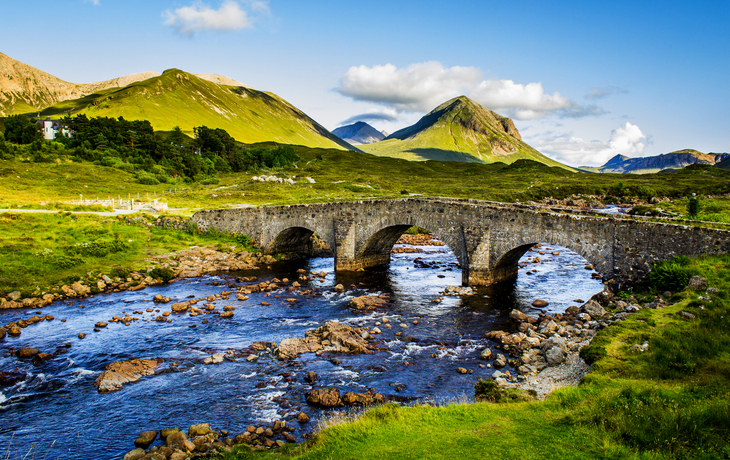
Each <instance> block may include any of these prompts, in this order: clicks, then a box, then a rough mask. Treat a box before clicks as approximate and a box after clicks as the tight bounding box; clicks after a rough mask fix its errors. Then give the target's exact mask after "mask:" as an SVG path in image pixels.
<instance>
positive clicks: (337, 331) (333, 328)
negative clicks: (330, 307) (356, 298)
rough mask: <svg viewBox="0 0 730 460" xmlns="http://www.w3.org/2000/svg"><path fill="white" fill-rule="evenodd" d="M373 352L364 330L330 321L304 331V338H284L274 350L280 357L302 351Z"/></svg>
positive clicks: (292, 355) (285, 357)
mask: <svg viewBox="0 0 730 460" xmlns="http://www.w3.org/2000/svg"><path fill="white" fill-rule="evenodd" d="M320 350H321V351H328V352H333V353H372V352H373V351H374V350H375V349H374V348H373V346H372V345H370V344H369V343H368V341H367V340H366V339H364V338H363V331H362V330H360V329H354V328H352V327H350V326H348V325H347V324H343V323H340V322H337V321H328V322H326V323H325V324H324V325H323V326H321V327H319V328H317V329H314V330H309V331H307V332H305V333H304V338H303V339H300V338H291V339H284V340H282V341H281V343H279V346H277V347H276V349H275V350H274V354H275V355H276V356H278V357H279V359H290V358H293V357H295V356H297V355H300V354H302V353H313V352H317V351H320Z"/></svg>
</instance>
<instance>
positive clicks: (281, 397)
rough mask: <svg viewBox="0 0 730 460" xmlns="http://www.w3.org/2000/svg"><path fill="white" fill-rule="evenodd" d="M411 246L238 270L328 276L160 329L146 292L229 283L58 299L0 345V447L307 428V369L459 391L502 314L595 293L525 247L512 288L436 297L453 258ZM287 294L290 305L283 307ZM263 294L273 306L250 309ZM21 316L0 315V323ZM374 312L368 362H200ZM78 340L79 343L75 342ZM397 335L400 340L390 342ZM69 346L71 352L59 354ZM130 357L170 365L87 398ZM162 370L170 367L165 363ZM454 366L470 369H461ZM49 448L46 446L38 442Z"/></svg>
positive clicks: (182, 291)
mask: <svg viewBox="0 0 730 460" xmlns="http://www.w3.org/2000/svg"><path fill="white" fill-rule="evenodd" d="M419 248H420V249H422V250H423V251H424V252H422V253H401V254H393V257H392V261H391V264H390V266H389V267H387V268H382V269H373V270H367V271H365V272H358V273H349V274H340V273H338V274H335V273H334V269H333V260H332V259H331V258H318V259H311V260H308V261H300V262H294V263H282V264H279V265H277V266H274V267H272V270H261V271H258V272H255V273H253V272H247V273H241V274H238V275H241V276H252V275H253V276H258V277H259V281H262V280H267V279H271V278H274V277H277V278H279V279H281V278H289V279H290V280H295V279H297V278H298V274H297V270H298V269H301V268H303V269H306V270H307V271H312V272H326V273H327V275H326V277H325V278H324V279H320V278H316V279H314V280H313V281H309V282H303V283H302V284H303V287H307V288H308V289H309V288H311V289H313V290H314V293H315V294H316V295H299V294H296V295H292V293H288V292H284V291H282V292H274V293H272V295H271V296H270V297H264V296H265V294H263V293H254V294H251V295H250V298H249V299H248V300H246V301H238V300H236V298H235V296H232V297H231V298H230V299H228V300H220V301H216V302H212V303H213V304H214V305H215V306H216V308H217V310H218V311H220V310H222V308H223V306H225V305H231V306H234V307H235V308H236V310H235V314H234V317H233V318H230V319H224V318H219V317H218V316H215V315H201V316H198V317H190V316H188V315H175V314H173V315H171V316H170V318H172V322H169V323H159V322H155V321H150V318H151V317H152V315H157V314H158V313H157V312H152V313H149V312H147V311H146V310H147V309H148V308H154V309H160V310H162V311H169V309H170V307H169V304H168V305H155V304H154V303H153V302H152V298H153V297H154V296H155V295H156V294H162V295H164V296H168V297H171V298H172V299H173V302H175V301H184V300H185V299H187V298H188V297H191V296H194V297H196V298H201V297H206V296H208V295H211V294H220V293H221V292H222V291H224V290H230V289H231V288H230V287H228V286H227V284H229V283H235V276H223V275H221V276H206V277H202V278H196V279H190V280H185V281H181V282H177V283H174V284H171V285H169V286H161V287H150V288H147V289H145V290H143V291H137V292H122V293H116V294H106V295H99V296H96V297H94V298H91V299H85V300H82V301H69V302H57V303H56V304H54V305H53V306H51V307H48V308H46V309H45V310H44V314H53V315H54V316H55V317H56V320H55V321H52V322H42V323H39V324H35V325H32V326H29V327H28V328H26V329H24V330H23V334H22V335H21V337H19V338H6V339H5V341H4V342H2V343H0V347H1V348H0V350H2V357H0V372H14V373H18V374H21V375H25V376H26V377H25V378H24V379H22V381H21V382H18V383H15V384H12V385H10V386H7V387H5V388H0V446H3V449H4V448H6V447H8V448H9V452H11V453H12V452H15V453H18V454H20V453H23V454H24V453H25V452H27V451H28V450H29V449H30V446H31V445H32V444H33V443H35V442H38V443H39V447H38V448H37V449H38V453H39V454H37V455H36V457H38V458H41V457H43V456H46V455H47V458H56V457H60V458H67V459H71V458H79V459H81V458H84V459H88V458H121V456H122V455H123V454H124V453H125V452H127V451H129V450H130V449H132V448H133V447H134V446H133V445H132V443H133V440H134V439H135V438H136V436H137V435H138V434H139V433H140V432H142V431H144V430H148V429H160V428H164V427H171V426H180V427H187V426H189V425H191V424H193V423H200V422H210V423H211V424H212V425H213V427H214V428H217V429H227V430H230V431H231V432H232V433H234V434H235V433H238V432H242V431H243V430H245V427H246V426H248V425H250V424H260V423H267V422H272V421H273V420H278V419H291V418H293V417H295V415H296V414H297V413H298V412H299V411H300V410H303V411H305V412H307V413H308V414H309V415H310V417H312V418H313V419H315V420H316V418H317V416H318V415H319V414H320V413H321V410H319V409H315V408H311V407H307V405H306V403H305V402H304V393H305V392H306V391H308V390H309V389H311V388H312V387H311V385H309V384H307V383H305V382H304V380H303V377H304V375H305V374H306V373H307V372H308V371H315V372H316V373H317V374H318V375H319V377H320V380H319V381H318V382H317V386H318V387H320V386H336V387H338V388H340V389H341V390H343V391H349V390H353V391H359V392H361V391H365V390H367V389H370V388H374V389H375V390H376V391H378V392H381V393H383V394H385V395H387V396H389V397H391V398H394V399H397V400H400V401H404V402H407V401H411V400H415V399H421V398H428V399H430V400H435V401H440V400H450V399H453V398H460V397H464V396H466V397H470V396H471V395H472V394H473V386H474V383H475V382H476V380H477V379H478V378H480V377H488V376H489V375H491V373H492V371H493V369H490V368H487V367H485V366H484V364H486V363H485V362H484V361H481V360H480V359H479V354H480V352H481V350H482V349H483V348H484V347H486V346H489V345H490V343H489V342H488V341H487V340H486V339H484V338H483V334H484V333H485V332H488V331H490V330H494V329H505V330H510V329H511V328H512V327H513V325H512V324H511V323H510V320H509V319H508V317H507V315H508V313H509V311H510V310H511V309H512V308H519V309H522V310H523V311H525V312H527V313H530V314H536V313H537V311H536V310H535V309H533V308H532V307H530V304H531V303H532V301H534V300H535V299H537V298H541V299H545V300H548V301H549V302H550V305H549V307H548V310H549V311H551V312H555V311H562V310H564V309H565V308H567V307H568V306H570V305H575V302H574V300H576V299H578V298H581V299H587V298H589V297H590V296H591V295H593V294H594V293H596V292H598V291H599V290H601V288H602V285H601V283H600V282H599V281H596V280H592V279H591V278H590V271H588V270H585V269H584V265H585V261H584V260H583V259H582V258H580V257H579V256H578V255H576V254H575V253H573V252H572V251H569V250H567V249H564V248H557V247H552V248H550V251H551V252H552V251H553V250H557V251H559V255H551V252H547V255H540V258H541V260H542V263H528V261H530V260H532V259H531V256H534V255H536V254H535V253H534V252H528V254H526V256H525V257H523V260H522V262H524V263H526V264H527V265H528V266H527V268H524V269H521V271H520V276H519V277H518V279H517V280H516V281H514V282H512V283H506V284H502V285H499V286H496V287H489V288H479V289H475V294H474V295H472V296H464V297H442V296H441V294H440V292H441V291H443V289H444V288H445V287H446V286H448V285H458V284H459V283H460V281H461V271H460V269H459V268H458V264H457V261H456V258H455V257H454V255H453V254H452V253H451V252H450V251H448V249H446V248H445V247H443V246H419ZM528 269H529V272H530V273H531V274H530V275H527V274H526V272H527V271H528ZM338 283H341V284H343V285H345V286H353V287H351V288H350V289H348V290H347V291H346V292H344V293H335V292H333V290H332V288H333V287H334V286H335V285H336V284H338ZM237 284H239V283H237ZM376 293H382V294H389V295H390V298H391V300H392V302H391V303H390V304H389V305H388V307H387V308H385V309H382V310H376V311H365V312H361V311H357V310H351V309H350V308H348V306H347V304H348V302H349V300H350V299H351V298H352V297H354V296H357V295H365V294H376ZM278 295H281V297H276V296H278ZM292 296H293V297H296V298H297V302H296V303H293V304H291V303H288V302H285V301H284V300H285V298H289V297H292ZM264 300H266V301H267V302H269V303H270V304H271V305H270V306H262V305H261V302H262V301H264ZM439 300H440V302H439V303H436V302H434V301H439ZM81 307H83V308H81ZM32 314H33V312H32V311H13V312H9V311H5V312H0V323H2V324H6V323H8V322H11V321H16V320H18V319H23V318H28V317H29V316H31V315H32ZM125 314H129V315H130V316H134V317H136V318H139V320H138V321H134V322H132V323H130V325H129V326H125V325H123V324H119V323H110V324H109V326H108V327H107V328H105V329H102V330H101V331H99V332H93V327H94V324H95V323H96V322H98V321H109V319H110V318H111V317H112V316H114V315H117V316H123V315H125ZM386 317H387V318H388V319H389V321H390V324H391V325H392V326H393V327H392V328H390V329H389V328H387V327H385V326H384V325H383V324H381V325H380V326H378V327H379V328H380V329H381V330H382V334H381V335H380V336H378V337H377V342H376V345H377V347H378V349H379V351H378V352H377V353H374V354H370V355H356V356H351V355H336V356H335V355H324V356H321V357H318V356H316V355H314V354H306V355H301V356H299V357H298V358H297V359H295V360H293V361H290V362H282V361H278V360H274V359H272V358H271V356H270V355H268V354H266V353H262V356H261V358H260V359H259V360H258V361H256V362H249V361H247V360H246V359H245V358H243V357H239V358H234V359H233V360H226V361H224V362H223V363H221V364H218V365H204V364H203V360H204V359H205V358H206V357H208V356H210V355H211V354H214V353H221V352H226V351H239V352H241V353H240V354H239V355H237V356H246V355H247V354H248V353H250V352H251V350H250V349H249V347H250V346H251V345H252V344H253V343H254V342H277V343H278V342H279V341H281V340H282V339H284V338H287V337H302V336H303V335H304V332H305V331H306V330H308V329H313V328H316V327H317V326H319V325H321V324H323V323H324V322H325V321H328V320H337V321H342V322H346V323H349V324H351V325H353V326H360V325H363V326H370V327H374V326H375V325H376V323H377V322H381V321H382V319H383V318H386ZM60 319H66V322H60ZM204 320H207V322H206V323H204V322H203V321H204ZM414 321H417V322H418V324H414ZM400 324H404V325H405V326H407V327H400ZM191 326H195V327H191ZM80 332H85V333H87V337H86V338H85V339H83V340H80V339H78V337H77V335H78V334H79V333H80ZM396 332H403V334H402V335H400V336H396ZM67 343H68V344H70V348H65V347H66V344H67ZM22 347H34V348H38V349H40V350H41V351H43V352H49V353H53V352H55V351H56V350H59V353H58V354H57V355H56V356H55V357H54V359H53V360H51V361H50V362H48V363H46V364H43V365H41V366H38V367H33V366H32V365H31V364H30V363H27V362H21V361H19V360H18V359H16V358H15V357H13V356H12V350H17V349H19V348H22ZM130 358H163V359H164V361H165V362H164V364H163V368H164V369H168V370H169V371H168V372H165V373H163V374H161V375H158V376H155V377H152V378H147V379H144V380H142V381H140V382H138V383H135V384H130V385H127V386H125V387H124V388H123V389H122V390H121V391H118V392H115V393H110V394H103V395H101V394H99V393H98V392H97V391H96V389H95V388H94V385H93V382H94V380H95V379H96V377H97V376H98V375H99V374H100V373H101V371H102V370H103V369H104V367H105V366H106V365H107V364H109V363H110V362H113V361H118V360H124V359H130ZM172 363H176V364H177V366H176V367H171V366H170V365H171V364H172ZM480 364H481V365H482V367H480ZM457 367H464V368H467V369H469V370H472V371H473V374H465V375H462V374H459V373H457V372H456V368H457ZM313 425H314V423H312V422H310V423H309V424H308V425H305V426H303V427H302V429H301V431H297V432H296V433H295V434H296V435H301V434H303V433H304V432H306V431H308V430H310V429H311V428H310V427H312V426H313ZM52 442H55V444H54V445H53V447H46V446H50V444H51V443H52ZM11 457H12V456H11Z"/></svg>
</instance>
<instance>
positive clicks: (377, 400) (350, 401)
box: [342, 391, 385, 406]
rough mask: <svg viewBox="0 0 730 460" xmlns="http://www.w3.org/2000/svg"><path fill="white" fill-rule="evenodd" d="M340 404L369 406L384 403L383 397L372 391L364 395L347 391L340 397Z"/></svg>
mask: <svg viewBox="0 0 730 460" xmlns="http://www.w3.org/2000/svg"><path fill="white" fill-rule="evenodd" d="M342 402H343V403H344V404H347V405H348V406H371V405H373V404H381V403H383V402H385V396H383V395H382V394H381V393H376V392H374V391H366V392H365V393H355V392H354V391H348V392H347V393H345V394H344V395H342Z"/></svg>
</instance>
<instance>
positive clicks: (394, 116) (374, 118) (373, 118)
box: [338, 109, 399, 126]
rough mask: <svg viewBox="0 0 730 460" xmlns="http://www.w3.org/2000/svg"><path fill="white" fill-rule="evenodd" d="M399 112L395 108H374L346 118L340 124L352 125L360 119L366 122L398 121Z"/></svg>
mask: <svg viewBox="0 0 730 460" xmlns="http://www.w3.org/2000/svg"><path fill="white" fill-rule="evenodd" d="M398 119H399V117H398V112H396V111H395V110H393V109H383V110H373V111H370V112H365V113H361V114H359V115H354V116H352V117H349V118H348V119H346V120H343V121H341V122H340V123H339V124H338V126H344V125H350V124H352V123H355V122H358V121H364V122H366V123H371V122H391V123H393V122H396V121H398Z"/></svg>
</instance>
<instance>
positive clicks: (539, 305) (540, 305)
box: [532, 299, 550, 308]
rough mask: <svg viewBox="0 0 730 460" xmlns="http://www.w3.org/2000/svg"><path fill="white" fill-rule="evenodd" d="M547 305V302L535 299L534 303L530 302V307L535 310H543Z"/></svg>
mask: <svg viewBox="0 0 730 460" xmlns="http://www.w3.org/2000/svg"><path fill="white" fill-rule="evenodd" d="M548 305H550V303H549V302H548V301H547V300H542V299H537V300H535V301H534V302H532V306H533V307H535V308H545V307H547V306H548Z"/></svg>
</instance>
